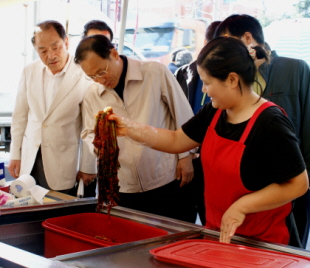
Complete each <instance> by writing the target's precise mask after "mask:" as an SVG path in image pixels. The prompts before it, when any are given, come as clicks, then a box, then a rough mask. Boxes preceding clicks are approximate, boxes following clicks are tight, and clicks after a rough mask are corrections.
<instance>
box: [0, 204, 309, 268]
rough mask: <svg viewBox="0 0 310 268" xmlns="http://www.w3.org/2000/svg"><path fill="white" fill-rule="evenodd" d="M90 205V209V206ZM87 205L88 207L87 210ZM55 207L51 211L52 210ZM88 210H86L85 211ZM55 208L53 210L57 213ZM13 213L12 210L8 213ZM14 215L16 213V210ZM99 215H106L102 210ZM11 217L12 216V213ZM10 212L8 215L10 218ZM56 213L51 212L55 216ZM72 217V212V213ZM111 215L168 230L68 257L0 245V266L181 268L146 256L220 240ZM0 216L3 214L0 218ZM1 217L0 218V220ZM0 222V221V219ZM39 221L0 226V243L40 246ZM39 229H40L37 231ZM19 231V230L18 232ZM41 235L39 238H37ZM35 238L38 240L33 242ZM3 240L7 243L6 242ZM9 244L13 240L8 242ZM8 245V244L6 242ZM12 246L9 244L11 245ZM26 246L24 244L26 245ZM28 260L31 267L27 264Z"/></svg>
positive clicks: (127, 213)
mask: <svg viewBox="0 0 310 268" xmlns="http://www.w3.org/2000/svg"><path fill="white" fill-rule="evenodd" d="M89 205H90V206H89ZM94 205H96V200H90V199H87V200H83V199H81V200H75V201H74V200H71V201H67V202H64V203H62V204H60V203H58V204H53V205H52V206H51V204H50V205H49V206H46V207H44V206H43V207H40V208H38V207H36V208H28V211H27V212H26V213H34V214H33V215H36V213H38V214H42V212H45V217H46V218H48V217H50V215H51V213H49V212H51V211H53V210H54V209H55V206H56V207H58V209H60V208H65V209H67V210H66V211H68V209H69V211H71V212H73V211H74V213H79V212H76V211H80V213H82V212H87V211H88V212H94V211H93V209H94ZM87 206H89V207H87ZM52 207H54V208H52ZM86 207H87V209H85V208H86ZM58 209H56V211H57V210H58ZM11 212H12V211H11ZM15 212H16V213H17V211H15ZM18 213H25V212H23V211H19V212H18ZM101 213H105V212H104V211H101ZM13 214H14V213H13ZM13 214H12V213H11V215H13ZM55 214H57V213H55V212H54V213H53V215H55ZM71 214H73V213H71ZM111 214H112V215H114V216H116V217H120V218H124V219H130V220H132V221H136V222H140V223H144V224H148V225H151V226H155V227H158V228H161V229H164V230H167V231H168V235H166V236H162V237H157V238H151V239H145V240H141V241H136V242H131V243H125V244H121V245H116V246H111V247H104V248H98V249H93V250H88V251H83V252H78V253H72V254H67V255H61V256H57V257H55V258H53V259H46V258H44V257H42V256H43V254H42V256H40V254H38V253H36V255H35V254H33V252H32V253H31V252H28V251H26V250H27V249H25V250H23V249H22V248H21V247H20V248H16V247H14V248H13V247H12V245H11V246H9V245H6V244H4V243H0V267H1V265H2V266H3V267H40V268H44V267H109V268H118V267H126V268H131V267H132V268H136V267H143V268H148V267H163V268H165V267H181V266H179V265H175V264H169V263H165V262H161V261H157V260H156V259H155V258H153V256H152V255H151V254H150V253H149V250H150V249H152V248H155V247H159V246H162V245H165V244H168V243H172V242H175V241H178V240H184V239H194V238H195V239H208V240H216V241H218V239H219V233H218V232H216V231H212V230H208V229H205V228H203V227H202V226H200V225H195V224H189V223H185V222H182V221H177V220H173V219H169V218H166V217H161V216H157V215H153V214H148V213H142V212H138V211H135V210H130V209H126V208H122V207H115V208H113V209H112V210H111ZM2 216H3V215H2ZM2 216H1V217H2ZM0 219H1V218H0ZM42 220H43V218H42V219H41V220H37V221H24V222H16V223H12V224H7V225H1V224H0V241H1V242H3V240H5V235H6V239H7V241H9V240H10V239H19V238H21V239H22V240H25V238H26V237H27V236H30V237H31V239H30V240H31V241H35V244H36V245H38V246H41V247H42V243H43V242H42V241H41V242H40V239H41V240H42V236H43V234H44V230H43V228H42V227H41V223H42ZM40 228H42V229H41V230H40ZM18 230H19V231H18ZM38 235H39V236H41V238H40V239H37V237H38ZM36 239H37V241H36ZM7 241H6V242H7ZM9 242H12V241H9ZM232 242H233V243H236V244H241V245H246V246H251V247H257V248H264V249H268V250H273V251H278V252H284V253H289V254H295V255H299V256H305V257H308V258H310V252H308V251H306V250H302V249H298V248H294V247H289V246H284V245H277V244H269V243H262V242H257V241H254V240H251V239H247V238H243V237H238V236H235V237H234V238H233V241H232ZM9 244H10V243H9ZM11 244H12V243H11ZM26 244H27V243H26ZM16 256H23V257H22V258H19V257H18V258H16ZM30 260H31V264H30V262H29V261H30ZM4 262H6V263H9V264H10V265H13V263H15V264H14V265H16V266H5V265H3V263H4Z"/></svg>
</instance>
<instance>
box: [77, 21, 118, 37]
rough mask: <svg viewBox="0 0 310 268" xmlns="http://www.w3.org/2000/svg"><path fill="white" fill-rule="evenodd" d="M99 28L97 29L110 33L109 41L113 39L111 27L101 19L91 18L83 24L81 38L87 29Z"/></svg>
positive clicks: (84, 35)
mask: <svg viewBox="0 0 310 268" xmlns="http://www.w3.org/2000/svg"><path fill="white" fill-rule="evenodd" d="M93 29H95V30H99V31H108V32H109V33H110V41H112V40H113V32H112V29H111V28H110V27H109V26H108V24H106V23H105V22H104V21H101V20H91V21H89V22H87V23H86V24H85V25H84V31H83V36H82V38H85V37H86V35H87V33H88V31H89V30H93Z"/></svg>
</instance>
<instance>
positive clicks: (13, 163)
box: [8, 160, 21, 179]
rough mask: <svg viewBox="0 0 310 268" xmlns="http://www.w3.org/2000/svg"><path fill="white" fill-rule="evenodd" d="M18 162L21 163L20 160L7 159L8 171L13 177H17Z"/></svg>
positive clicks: (18, 170)
mask: <svg viewBox="0 0 310 268" xmlns="http://www.w3.org/2000/svg"><path fill="white" fill-rule="evenodd" d="M20 164H21V160H10V161H9V165H8V171H9V173H10V175H11V176H12V177H13V178H14V179H17V178H18V177H19V172H20Z"/></svg>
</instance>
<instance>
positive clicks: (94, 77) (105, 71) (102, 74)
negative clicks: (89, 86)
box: [86, 62, 109, 80]
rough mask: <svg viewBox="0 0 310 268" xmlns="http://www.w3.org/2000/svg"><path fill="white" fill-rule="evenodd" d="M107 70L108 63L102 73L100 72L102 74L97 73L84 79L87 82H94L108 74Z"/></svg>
mask: <svg viewBox="0 0 310 268" xmlns="http://www.w3.org/2000/svg"><path fill="white" fill-rule="evenodd" d="M108 68H109V62H108V63H107V68H105V70H104V71H102V72H100V73H98V74H96V75H93V76H88V75H86V78H87V79H88V80H96V79H97V78H100V77H103V76H104V75H105V74H107V73H108Z"/></svg>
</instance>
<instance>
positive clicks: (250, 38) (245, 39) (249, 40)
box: [241, 32, 256, 46]
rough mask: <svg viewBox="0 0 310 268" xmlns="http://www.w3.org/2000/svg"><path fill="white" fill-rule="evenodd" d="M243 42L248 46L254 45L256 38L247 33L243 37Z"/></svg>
mask: <svg viewBox="0 0 310 268" xmlns="http://www.w3.org/2000/svg"><path fill="white" fill-rule="evenodd" d="M241 40H242V42H243V43H244V44H245V45H246V46H248V45H253V44H254V43H256V42H254V38H253V36H252V34H251V33H250V32H245V33H244V34H243V35H242V37H241Z"/></svg>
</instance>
